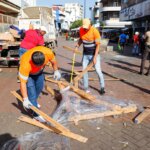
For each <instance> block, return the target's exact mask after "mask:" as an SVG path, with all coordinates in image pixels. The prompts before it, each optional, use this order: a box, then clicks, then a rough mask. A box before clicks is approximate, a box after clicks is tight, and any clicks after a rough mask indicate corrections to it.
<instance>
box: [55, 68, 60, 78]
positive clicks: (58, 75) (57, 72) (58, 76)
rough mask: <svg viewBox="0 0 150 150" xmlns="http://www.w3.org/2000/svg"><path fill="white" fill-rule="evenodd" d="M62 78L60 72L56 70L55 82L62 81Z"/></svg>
mask: <svg viewBox="0 0 150 150" xmlns="http://www.w3.org/2000/svg"><path fill="white" fill-rule="evenodd" d="M60 78H61V74H60V72H59V71H58V70H55V71H54V79H55V80H60Z"/></svg>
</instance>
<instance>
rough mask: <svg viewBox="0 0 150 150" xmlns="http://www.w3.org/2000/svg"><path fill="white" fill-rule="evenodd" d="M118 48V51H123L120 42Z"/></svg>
mask: <svg viewBox="0 0 150 150" xmlns="http://www.w3.org/2000/svg"><path fill="white" fill-rule="evenodd" d="M117 48H118V51H121V46H120V43H118V46H117Z"/></svg>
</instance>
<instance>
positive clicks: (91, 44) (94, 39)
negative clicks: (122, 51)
mask: <svg viewBox="0 0 150 150" xmlns="http://www.w3.org/2000/svg"><path fill="white" fill-rule="evenodd" d="M79 35H80V39H79V41H78V43H77V44H76V48H79V47H80V45H81V44H83V59H82V66H83V70H84V69H85V68H86V67H87V66H88V64H89V63H90V62H91V61H93V63H94V65H95V69H96V73H97V74H98V77H99V81H100V91H99V92H100V94H101V95H103V94H104V93H105V90H104V86H105V85H104V78H103V74H102V71H101V66H100V55H99V49H100V34H99V31H98V30H97V29H96V28H95V27H93V26H91V22H90V20H89V19H87V18H86V19H83V26H82V27H81V28H80V31H79ZM83 82H84V90H85V91H86V92H89V90H88V73H85V74H84V76H83Z"/></svg>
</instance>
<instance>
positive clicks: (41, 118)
mask: <svg viewBox="0 0 150 150" xmlns="http://www.w3.org/2000/svg"><path fill="white" fill-rule="evenodd" d="M34 119H35V120H37V121H39V122H42V123H45V122H46V120H45V119H44V118H43V117H42V116H37V117H34Z"/></svg>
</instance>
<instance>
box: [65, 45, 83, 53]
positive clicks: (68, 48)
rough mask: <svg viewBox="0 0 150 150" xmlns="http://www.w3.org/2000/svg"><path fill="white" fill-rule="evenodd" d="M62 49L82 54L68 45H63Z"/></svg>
mask: <svg viewBox="0 0 150 150" xmlns="http://www.w3.org/2000/svg"><path fill="white" fill-rule="evenodd" d="M63 48H64V49H66V50H69V51H72V52H75V53H76V54H79V55H82V53H81V52H80V51H78V50H75V49H74V48H71V47H68V46H63Z"/></svg>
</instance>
